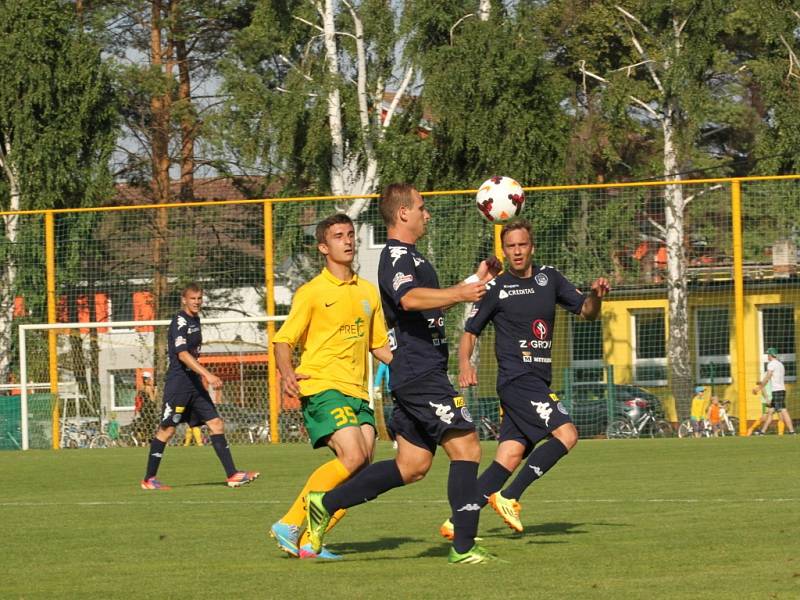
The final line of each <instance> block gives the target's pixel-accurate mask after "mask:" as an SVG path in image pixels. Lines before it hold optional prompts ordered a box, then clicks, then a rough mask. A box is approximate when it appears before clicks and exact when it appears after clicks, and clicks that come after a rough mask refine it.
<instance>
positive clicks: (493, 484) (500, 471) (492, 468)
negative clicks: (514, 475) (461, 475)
mask: <svg viewBox="0 0 800 600" xmlns="http://www.w3.org/2000/svg"><path fill="white" fill-rule="evenodd" d="M509 477H511V471H509V470H508V469H506V468H505V467H504V466H503V465H501V464H500V463H499V462H497V461H492V464H490V465H489V466H488V467H487V468H486V470H485V471H484V472H483V473H481V476H480V477H478V504H479V505H480V507H481V508H483V507H484V506H486V504H487V503H488V502H489V496H491V495H492V494H494V493H495V492H498V491H500V490H501V489H502V488H503V485H505V482H506V481H508V478H509Z"/></svg>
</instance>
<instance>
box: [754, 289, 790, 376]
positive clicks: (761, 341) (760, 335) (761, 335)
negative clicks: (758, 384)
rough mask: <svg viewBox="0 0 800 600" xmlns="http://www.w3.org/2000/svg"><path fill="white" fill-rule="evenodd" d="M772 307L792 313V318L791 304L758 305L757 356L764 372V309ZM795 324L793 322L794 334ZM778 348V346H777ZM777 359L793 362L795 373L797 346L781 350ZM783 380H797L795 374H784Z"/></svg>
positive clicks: (765, 362) (765, 353)
mask: <svg viewBox="0 0 800 600" xmlns="http://www.w3.org/2000/svg"><path fill="white" fill-rule="evenodd" d="M773 308H784V309H786V310H788V311H789V313H790V314H791V315H792V319H794V306H792V305H791V304H761V305H759V306H758V345H759V349H760V352H759V356H760V358H761V373H766V371H767V363H768V362H769V361H768V360H767V346H766V345H765V344H764V309H773ZM796 328H797V324H795V334H796V333H797V331H796ZM779 350H780V348H779ZM778 360H780V361H781V362H782V363H783V364H784V365H785V364H786V363H787V362H793V363H795V373H797V370H798V369H797V347H796V346H795V352H783V353H780V354H778ZM785 381H786V382H788V383H793V382H796V381H797V375H796V374H795V375H788V374H787V375H786V378H785Z"/></svg>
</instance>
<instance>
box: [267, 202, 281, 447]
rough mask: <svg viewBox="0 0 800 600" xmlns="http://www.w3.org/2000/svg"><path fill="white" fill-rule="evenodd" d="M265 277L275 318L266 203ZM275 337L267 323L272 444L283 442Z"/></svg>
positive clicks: (269, 214)
mask: <svg viewBox="0 0 800 600" xmlns="http://www.w3.org/2000/svg"><path fill="white" fill-rule="evenodd" d="M264 275H265V278H266V296H267V316H268V317H274V316H275V254H274V249H273V240H272V202H271V201H270V200H266V201H264ZM274 336H275V321H267V374H268V379H269V382H268V389H269V431H270V438H271V439H272V443H274V444H277V443H278V442H280V441H281V432H280V429H279V427H278V411H279V410H280V402H278V373H277V369H276V368H275V350H274V349H273V346H272V338H273V337H274Z"/></svg>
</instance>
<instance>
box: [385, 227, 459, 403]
mask: <svg viewBox="0 0 800 600" xmlns="http://www.w3.org/2000/svg"><path fill="white" fill-rule="evenodd" d="M378 284H379V288H380V291H381V302H382V303H383V313H384V315H385V316H386V323H387V325H388V326H389V328H390V331H389V345H390V347H391V348H392V351H393V352H394V358H393V359H392V363H391V364H390V365H389V373H390V375H391V379H392V389H397V388H399V387H402V386H404V385H406V384H407V383H410V382H412V381H414V380H415V379H417V378H418V377H420V376H421V375H424V374H426V373H429V372H431V371H433V370H441V371H445V372H446V371H447V357H448V353H447V338H446V337H445V333H444V312H442V310H441V309H438V308H437V309H435V310H422V311H417V310H413V311H407V310H403V307H402V306H401V305H400V300H401V299H402V298H403V296H405V295H406V294H407V293H408V292H409V291H411V290H413V289H414V288H417V287H419V288H436V289H438V288H439V278H438V277H437V276H436V271H435V270H434V268H433V266H431V264H430V263H429V262H428V261H427V260H426V259H425V257H424V256H422V254H420V253H419V252H417V249H416V247H415V246H414V244H405V243H403V242H399V241H397V240H393V239H390V240H387V242H386V246H384V248H383V250H382V251H381V259H380V262H379V263H378Z"/></svg>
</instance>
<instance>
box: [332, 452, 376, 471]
mask: <svg viewBox="0 0 800 600" xmlns="http://www.w3.org/2000/svg"><path fill="white" fill-rule="evenodd" d="M339 460H340V461H341V463H342V464H343V465H344V468H345V469H347V470H348V471H349V472H350V474H353V473H355V472H357V471H360V470H361V469H363V468H364V467H366V466H367V465H368V464H369V462H370V460H369V455H368V454H367V453H366V452H364V451H351V452H348V453H346V454H345V455H344V456H342V457H341V458H340V459H339Z"/></svg>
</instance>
